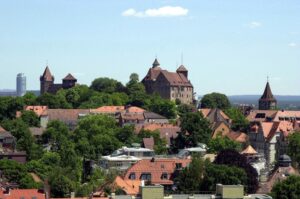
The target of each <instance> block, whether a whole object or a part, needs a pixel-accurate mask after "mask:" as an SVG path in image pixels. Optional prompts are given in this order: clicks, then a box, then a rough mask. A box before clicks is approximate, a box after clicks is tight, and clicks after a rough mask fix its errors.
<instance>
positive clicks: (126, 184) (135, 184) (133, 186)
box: [114, 176, 141, 195]
mask: <svg viewBox="0 0 300 199" xmlns="http://www.w3.org/2000/svg"><path fill="white" fill-rule="evenodd" d="M114 184H115V186H117V187H120V188H121V189H122V190H123V191H125V193H126V194H127V195H137V194H138V193H139V188H140V185H141V180H124V179H123V178H121V177H120V176H117V177H116V179H115V181H114Z"/></svg>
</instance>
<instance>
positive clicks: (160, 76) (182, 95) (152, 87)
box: [142, 59, 194, 104]
mask: <svg viewBox="0 0 300 199" xmlns="http://www.w3.org/2000/svg"><path fill="white" fill-rule="evenodd" d="M142 83H143V84H144V86H145V89H146V92H147V93H148V94H153V93H158V94H159V95H160V96H161V97H162V98H165V99H170V100H173V101H175V100H180V101H181V102H182V103H185V104H191V103H193V99H194V96H193V92H194V88H193V85H192V84H191V82H190V80H189V79H188V70H187V69H186V68H185V67H184V66H183V65H181V66H180V67H179V68H178V69H177V70H176V72H169V71H167V70H163V69H162V68H161V67H160V64H159V62H158V60H157V59H155V60H154V62H153V64H152V68H150V69H149V71H148V73H147V75H146V77H144V79H143V80H142Z"/></svg>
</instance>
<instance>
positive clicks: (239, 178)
mask: <svg viewBox="0 0 300 199" xmlns="http://www.w3.org/2000/svg"><path fill="white" fill-rule="evenodd" d="M216 184H223V185H237V184H242V185H247V174H246V173H245V171H244V170H243V169H241V168H238V167H234V166H233V167H232V166H226V165H216V164H212V163H207V164H206V166H205V172H204V178H203V183H202V190H203V191H215V190H216Z"/></svg>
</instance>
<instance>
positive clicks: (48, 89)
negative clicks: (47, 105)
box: [40, 66, 77, 94]
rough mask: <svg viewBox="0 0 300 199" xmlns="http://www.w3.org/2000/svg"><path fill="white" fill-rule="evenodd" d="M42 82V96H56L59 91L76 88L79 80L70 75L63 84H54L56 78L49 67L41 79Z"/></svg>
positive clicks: (64, 79) (63, 80)
mask: <svg viewBox="0 0 300 199" xmlns="http://www.w3.org/2000/svg"><path fill="white" fill-rule="evenodd" d="M40 82H41V90H40V92H41V94H44V93H51V94H55V93H56V92H57V91H58V90H59V89H68V88H72V87H74V86H75V85H76V82H77V79H76V78H75V77H73V76H72V75H71V74H70V73H69V74H68V75H67V76H66V77H65V78H63V79H62V84H54V76H53V75H52V74H51V72H50V69H49V67H48V66H47V67H46V69H45V71H44V73H43V75H42V76H41V77H40Z"/></svg>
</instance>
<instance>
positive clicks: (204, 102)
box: [201, 93, 231, 110]
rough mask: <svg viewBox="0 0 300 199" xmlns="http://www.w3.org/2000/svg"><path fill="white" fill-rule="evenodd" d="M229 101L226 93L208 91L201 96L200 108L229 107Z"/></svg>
mask: <svg viewBox="0 0 300 199" xmlns="http://www.w3.org/2000/svg"><path fill="white" fill-rule="evenodd" d="M230 106H231V105H230V102H229V99H228V98H227V96H226V95H224V94H221V93H210V94H206V95H204V96H203V98H202V99H201V108H219V109H222V110H224V109H227V108H230Z"/></svg>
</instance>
